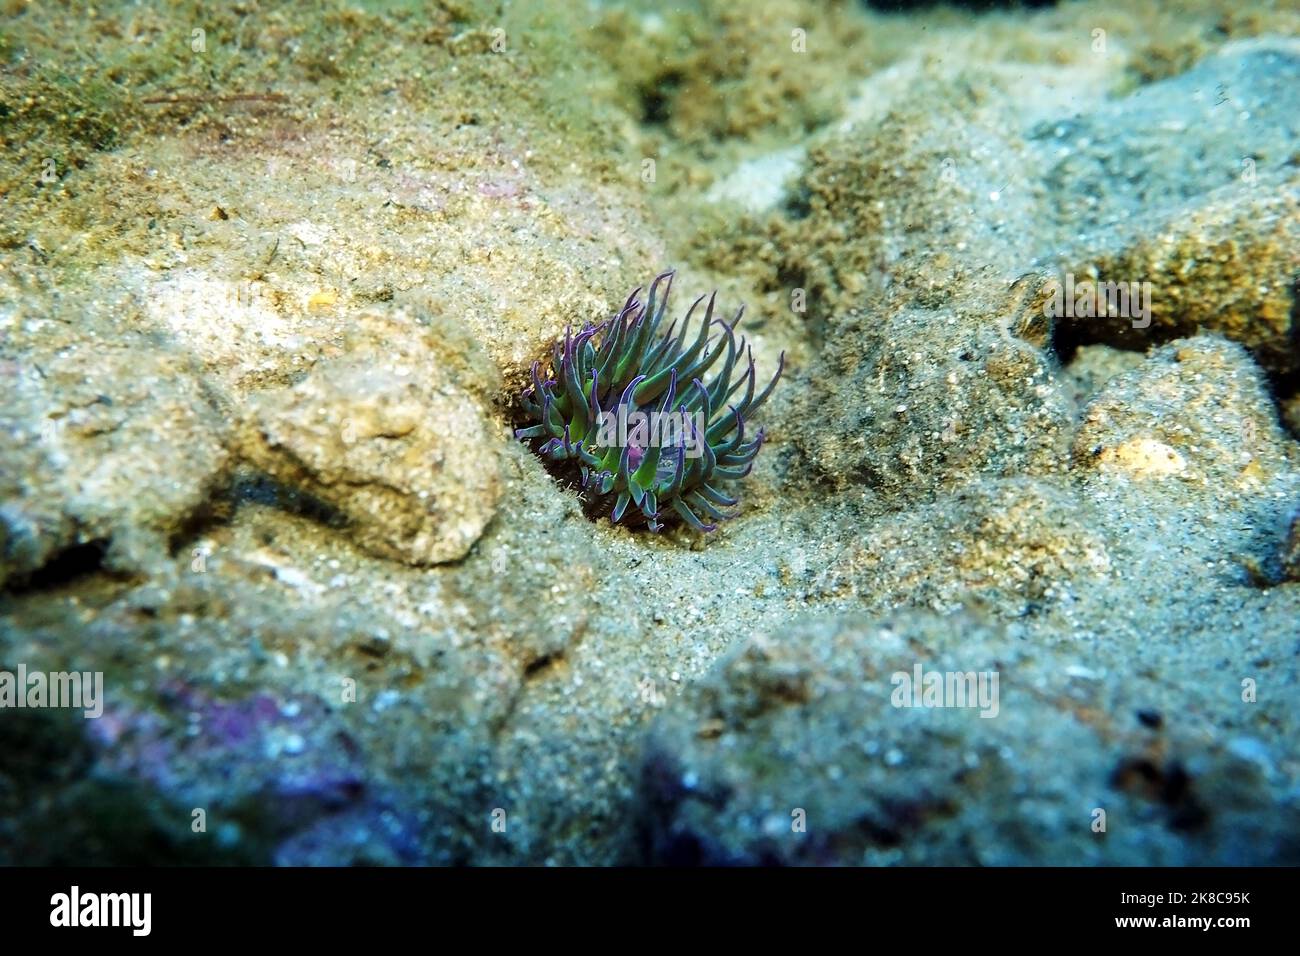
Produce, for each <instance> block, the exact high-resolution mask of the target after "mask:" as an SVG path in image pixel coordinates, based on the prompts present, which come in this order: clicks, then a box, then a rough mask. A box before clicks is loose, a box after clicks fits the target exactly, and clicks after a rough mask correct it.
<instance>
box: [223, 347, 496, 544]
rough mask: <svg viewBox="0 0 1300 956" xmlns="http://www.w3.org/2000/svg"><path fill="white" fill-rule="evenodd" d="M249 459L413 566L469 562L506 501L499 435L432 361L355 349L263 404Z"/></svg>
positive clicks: (268, 395) (429, 355)
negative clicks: (471, 552)
mask: <svg viewBox="0 0 1300 956" xmlns="http://www.w3.org/2000/svg"><path fill="white" fill-rule="evenodd" d="M248 422H249V424H248V425H247V427H246V428H245V430H244V433H243V435H244V440H243V445H242V447H243V451H244V454H245V456H246V457H247V459H248V460H249V461H250V462H251V463H253V464H254V465H256V466H258V467H259V468H262V469H264V470H265V471H266V472H267V473H268V474H270V475H272V476H273V477H274V478H276V479H277V480H278V481H280V482H282V483H283V484H285V485H288V486H290V487H292V488H294V489H298V490H300V491H302V492H304V493H306V494H308V495H310V496H312V497H313V498H315V499H318V500H319V501H320V502H322V503H324V504H325V505H327V506H328V507H329V508H333V509H336V510H337V511H338V512H339V513H340V514H341V515H342V516H343V517H344V518H345V519H346V520H347V522H348V525H349V527H350V529H351V530H350V533H351V534H353V535H354V536H355V540H356V541H357V543H358V544H360V545H361V546H362V547H364V548H366V549H367V550H369V551H371V552H372V553H374V554H378V555H381V556H384V557H389V558H393V559H396V560H399V561H404V562H407V563H408V564H415V565H430V564H439V563H441V562H445V561H455V560H458V559H460V558H463V557H464V556H465V555H466V554H467V553H468V552H469V549H470V548H471V547H473V545H474V542H476V541H477V540H478V538H479V536H480V535H481V534H482V533H483V529H484V528H485V527H486V526H487V523H488V522H489V521H490V520H491V519H492V516H493V515H494V514H495V513H496V508H497V504H498V502H499V500H500V497H501V489H502V485H501V475H500V467H501V466H500V450H501V447H502V437H501V435H500V431H499V429H497V428H496V427H494V426H493V425H492V424H491V423H490V422H489V421H488V419H487V416H486V415H485V413H484V411H483V409H482V407H481V405H479V403H478V401H477V400H475V399H474V398H473V397H472V396H471V395H470V394H469V393H468V392H466V391H465V390H464V389H461V388H459V387H457V386H456V385H454V384H452V382H451V381H449V376H448V373H447V370H446V369H445V368H443V367H440V365H439V363H438V360H437V358H436V354H435V353H433V352H432V351H428V350H424V349H422V347H421V345H420V343H419V341H418V339H416V338H412V339H411V341H409V342H408V343H406V345H405V348H402V347H399V346H394V347H393V348H392V349H390V350H388V351H379V350H367V349H365V348H362V347H359V346H357V345H355V344H354V345H353V347H352V348H350V349H349V351H348V353H347V355H346V356H345V357H342V358H338V359H334V360H331V361H326V362H322V363H320V364H319V365H318V366H317V367H316V368H314V369H313V370H312V371H311V372H310V373H309V374H308V375H307V377H306V378H305V379H303V381H301V382H299V383H298V384H297V385H295V386H293V387H292V388H288V389H278V390H273V391H267V392H263V393H260V394H258V395H257V396H255V398H254V399H253V400H252V401H251V402H250V410H249V414H248Z"/></svg>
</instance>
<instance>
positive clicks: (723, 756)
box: [640, 613, 1300, 866]
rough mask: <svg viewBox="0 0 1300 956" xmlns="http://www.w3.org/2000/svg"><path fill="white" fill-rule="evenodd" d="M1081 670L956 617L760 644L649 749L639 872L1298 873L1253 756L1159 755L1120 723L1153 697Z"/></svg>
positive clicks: (1175, 733)
mask: <svg viewBox="0 0 1300 956" xmlns="http://www.w3.org/2000/svg"><path fill="white" fill-rule="evenodd" d="M1073 657H1074V655H1072V654H1071V653H1069V652H1068V651H1067V652H1061V651H1060V650H1053V649H1050V648H1044V647H1039V646H1035V645H1033V644H1031V643H1026V642H1023V641H1017V640H1015V639H1014V636H1013V632H1011V631H1009V630H1007V629H1005V628H1003V627H1001V626H998V625H995V624H992V623H990V622H988V621H984V620H981V619H980V618H978V617H972V616H970V615H963V614H959V615H954V616H950V617H936V616H933V615H925V614H916V613H911V614H899V615H895V616H891V617H888V618H880V619H872V618H863V617H858V616H846V617H839V618H829V619H828V618H822V619H818V620H813V621H808V622H806V623H803V624H799V625H792V626H790V627H787V628H784V629H782V630H780V631H778V632H775V633H763V634H758V635H755V636H754V637H752V638H751V639H749V640H747V641H746V642H744V644H742V645H741V646H740V647H738V648H737V649H735V650H734V651H733V652H731V653H730V654H728V655H726V656H725V657H724V658H723V659H722V660H720V661H719V662H718V664H717V665H716V666H715V668H714V670H713V672H712V673H710V674H709V675H708V676H707V677H706V678H704V679H702V680H701V681H699V682H697V684H696V685H695V686H693V687H692V688H690V689H689V691H688V692H687V693H686V694H685V695H683V697H682V698H681V699H680V700H679V701H678V702H677V703H676V705H675V706H673V707H672V708H670V709H669V710H668V711H666V712H665V713H664V714H663V716H662V717H661V718H660V719H659V721H657V722H656V724H655V726H654V727H653V728H652V729H651V731H650V732H649V734H648V736H647V742H646V746H645V751H644V757H643V763H642V777H641V788H642V789H641V804H640V807H641V810H640V812H641V831H642V838H643V842H644V844H645V846H646V847H647V853H648V857H649V862H652V863H657V864H677V865H681V864H703V865H737V864H739V865H757V864H765V865H770V864H778V865H791V864H793V865H828V864H829V865H848V866H859V865H881V864H900V863H901V864H912V865H916V864H921V865H936V864H938V865H950V866H951V865H1025V864H1032V863H1035V862H1044V861H1047V860H1063V859H1069V860H1073V861H1074V862H1076V863H1083V862H1091V863H1109V864H1122V863H1124V862H1126V861H1138V860H1145V861H1150V860H1152V859H1159V860H1161V861H1162V862H1166V863H1177V862H1180V861H1186V860H1190V859H1198V860H1205V859H1215V860H1219V861H1222V862H1229V861H1233V862H1238V863H1246V862H1253V863H1265V862H1274V863H1280V862H1282V861H1285V860H1295V859H1297V858H1300V843H1298V842H1297V841H1296V839H1295V832H1296V830H1295V827H1296V824H1297V823H1298V822H1300V813H1298V812H1297V810H1296V808H1295V806H1294V804H1291V805H1290V807H1289V809H1287V810H1285V811H1282V812H1281V815H1280V816H1279V817H1276V818H1266V817H1261V816H1257V815H1256V814H1255V812H1254V810H1255V807H1256V806H1257V805H1259V803H1260V802H1261V801H1268V800H1271V799H1275V798H1276V797H1277V793H1276V790H1275V785H1274V784H1272V783H1270V782H1269V779H1268V778H1267V777H1266V775H1264V774H1261V772H1260V771H1259V770H1258V769H1257V767H1256V763H1257V759H1256V758H1255V757H1254V756H1253V755H1247V756H1243V755H1241V754H1240V753H1239V750H1240V748H1239V747H1238V748H1234V747H1232V746H1230V745H1227V744H1212V743H1208V742H1207V741H1205V740H1204V739H1203V738H1200V737H1198V736H1196V735H1195V734H1189V733H1183V732H1182V731H1181V729H1180V728H1178V729H1173V730H1166V731H1159V732H1158V733H1160V734H1161V736H1160V737H1159V738H1158V739H1156V738H1153V736H1152V734H1153V732H1152V731H1150V730H1147V729H1143V727H1142V725H1141V722H1140V721H1139V720H1138V719H1137V718H1136V717H1130V716H1129V715H1130V714H1135V713H1136V712H1137V710H1138V706H1137V702H1138V701H1140V700H1142V699H1143V697H1144V695H1147V694H1150V693H1153V691H1152V690H1151V685H1152V684H1157V683H1159V681H1153V680H1151V679H1150V678H1147V677H1142V678H1134V677H1130V676H1129V675H1127V674H1125V675H1124V676H1123V677H1122V678H1121V677H1119V675H1118V674H1113V675H1112V674H1111V673H1110V672H1108V671H1107V669H1106V666H1105V664H1104V663H1102V662H1093V661H1089V663H1088V664H1087V665H1083V664H1080V663H1078V662H1077V660H1076V661H1074V662H1073V663H1072V662H1071V661H1072V658H1073ZM918 677H919V678H920V684H915V681H916V679H917V678H918ZM995 677H996V680H995V679H994V678H995ZM936 679H937V680H938V682H939V683H938V684H935V683H934V681H935V680H936ZM914 688H915V689H914ZM932 691H933V693H931V692H932ZM927 695H930V696H927ZM1175 778H1177V781H1178V782H1177V785H1176V787H1175V785H1174V784H1172V783H1171V781H1173V780H1174V779H1175ZM1142 781H1147V782H1148V783H1143V782H1142ZM1166 784H1168V786H1166ZM1099 811H1100V812H1101V813H1102V814H1104V816H1102V815H1099ZM1098 821H1101V827H1102V828H1101V829H1100V830H1099V829H1098V828H1097V826H1098ZM1236 827H1245V828H1247V829H1248V830H1249V832H1250V834H1251V836H1250V837H1249V838H1242V836H1241V834H1240V833H1237V832H1235V831H1234V828H1236ZM1188 831H1192V832H1195V834H1196V838H1197V839H1196V843H1197V846H1198V847H1199V848H1203V849H1192V847H1191V845H1190V844H1189V843H1186V842H1184V840H1183V833H1185V832H1188Z"/></svg>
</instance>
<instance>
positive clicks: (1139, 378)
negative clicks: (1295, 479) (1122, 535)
mask: <svg viewBox="0 0 1300 956" xmlns="http://www.w3.org/2000/svg"><path fill="white" fill-rule="evenodd" d="M1074 456H1075V460H1076V462H1077V463H1078V464H1079V466H1080V467H1081V468H1083V469H1085V470H1086V471H1087V473H1088V474H1089V475H1090V476H1095V478H1096V479H1098V480H1102V479H1104V478H1105V477H1106V476H1107V475H1111V476H1127V477H1129V478H1134V479H1138V480H1145V479H1152V478H1156V479H1174V480H1176V481H1183V482H1190V483H1192V485H1193V486H1194V490H1192V491H1191V493H1193V494H1196V495H1208V496H1211V497H1213V498H1216V499H1218V502H1219V507H1223V506H1225V505H1227V504H1228V501H1229V499H1231V498H1232V497H1234V496H1236V497H1240V495H1242V494H1249V493H1250V491H1251V489H1252V488H1254V489H1259V488H1262V487H1263V486H1264V485H1266V484H1268V483H1270V482H1271V481H1272V480H1273V479H1274V478H1276V477H1277V476H1279V475H1282V474H1284V473H1286V472H1287V471H1289V470H1291V469H1294V468H1295V464H1296V458H1295V450H1294V446H1293V444H1292V443H1291V442H1290V441H1289V440H1288V439H1287V436H1286V435H1285V433H1284V432H1283V431H1282V429H1281V428H1280V427H1279V425H1278V421H1277V413H1276V410H1275V407H1274V405H1273V403H1272V401H1271V400H1270V399H1269V396H1268V392H1267V387H1266V384H1265V382H1264V380H1263V377H1262V376H1261V375H1260V373H1259V369H1258V367H1257V366H1256V365H1255V363H1254V362H1253V361H1251V358H1250V356H1249V355H1248V354H1247V353H1246V351H1245V350H1244V349H1243V348H1242V347H1241V346H1239V345H1237V344H1235V343H1232V342H1228V341H1226V340H1224V339H1222V338H1219V337H1217V336H1210V335H1201V336H1196V337H1195V338H1191V339H1180V340H1177V341H1175V342H1171V343H1169V344H1168V345H1164V346H1161V347H1160V348H1158V349H1156V350H1155V351H1153V352H1152V354H1151V355H1150V356H1149V357H1148V358H1147V360H1146V361H1145V362H1144V363H1142V364H1141V365H1139V366H1138V367H1137V368H1135V369H1133V370H1131V371H1129V372H1125V373H1121V374H1119V375H1116V376H1115V377H1113V378H1111V379H1110V380H1109V381H1108V382H1107V383H1106V384H1105V385H1104V386H1103V387H1102V389H1101V391H1100V393H1099V394H1098V395H1097V397H1096V398H1094V399H1093V400H1092V401H1091V402H1090V403H1089V404H1088V405H1087V406H1086V407H1085V408H1084V410H1083V420H1082V423H1081V425H1080V427H1079V431H1078V434H1077V435H1076V436H1075V440H1074ZM1182 493H1187V492H1186V491H1184V492H1182Z"/></svg>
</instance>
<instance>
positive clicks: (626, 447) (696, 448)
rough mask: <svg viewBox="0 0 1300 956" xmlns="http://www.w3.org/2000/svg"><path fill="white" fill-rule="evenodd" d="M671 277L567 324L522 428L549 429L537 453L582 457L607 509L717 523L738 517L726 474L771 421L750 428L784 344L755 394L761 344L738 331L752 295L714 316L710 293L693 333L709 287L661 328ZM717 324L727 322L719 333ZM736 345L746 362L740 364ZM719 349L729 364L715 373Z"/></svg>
mask: <svg viewBox="0 0 1300 956" xmlns="http://www.w3.org/2000/svg"><path fill="white" fill-rule="evenodd" d="M672 283H673V273H672V272H671V271H669V272H665V273H663V274H662V275H660V276H658V277H657V278H656V279H655V280H654V282H652V283H651V284H650V293H649V295H648V296H647V297H646V301H645V303H644V304H642V303H641V302H639V301H638V300H637V296H638V295H639V294H640V292H641V290H640V289H639V288H638V289H636V290H634V291H633V292H632V294H631V295H630V296H628V299H627V303H626V304H625V305H624V306H623V308H622V310H621V311H620V312H619V313H618V314H617V315H615V316H614V317H613V318H612V319H610V320H609V321H608V322H605V323H603V324H601V325H590V324H589V325H586V326H584V327H583V328H582V330H581V331H579V332H578V333H577V334H576V335H575V334H574V333H573V329H572V328H571V327H570V328H569V329H567V330H566V331H565V333H564V341H563V342H559V343H557V344H556V345H555V347H554V353H553V355H552V358H551V362H550V365H549V367H547V368H546V369H545V370H544V371H543V368H542V363H540V362H535V363H534V364H533V371H532V379H533V383H532V385H531V386H529V387H528V388H527V389H525V391H524V393H523V395H522V397H521V404H522V406H523V414H524V415H525V416H526V417H527V420H528V421H529V422H530V423H534V424H529V425H528V426H527V427H524V428H520V429H517V430H516V432H515V435H516V436H517V437H518V438H520V439H524V440H528V441H532V440H540V441H541V444H540V445H538V446H537V447H536V450H537V453H538V454H539V455H542V456H543V457H544V458H546V459H547V460H548V461H551V462H554V463H557V464H559V465H560V466H561V468H562V469H563V468H564V467H565V466H567V467H568V468H573V467H574V466H576V469H577V474H576V475H575V478H580V481H581V487H582V494H583V498H584V500H585V501H586V503H587V505H588V507H589V510H592V511H594V512H595V513H596V514H598V515H600V514H608V515H609V516H610V517H611V519H612V520H613V521H624V522H625V523H627V524H642V523H644V524H645V525H646V526H647V527H649V529H650V530H651V531H658V530H659V529H660V528H662V527H663V523H664V520H665V519H670V518H672V517H674V516H675V517H677V518H680V519H681V520H683V521H685V522H686V523H687V524H689V525H690V526H691V527H692V528H695V529H697V530H699V531H712V530H714V529H715V528H716V527H717V525H716V524H714V523H711V521H710V520H708V519H712V520H713V521H719V520H722V519H724V518H733V517H735V513H734V512H731V513H729V512H727V511H724V510H722V509H724V508H733V507H735V505H736V503H737V501H736V499H735V498H733V497H730V496H728V495H727V494H725V493H724V492H723V491H722V490H721V489H720V487H719V486H720V485H721V483H723V482H728V481H737V480H739V479H741V478H743V477H745V475H747V474H749V470H750V468H752V467H753V463H754V456H755V455H757V454H758V450H759V448H760V447H762V444H763V432H762V430H761V429H760V430H758V431H757V432H756V433H755V434H754V435H753V437H747V436H746V431H745V421H746V419H747V418H748V417H749V416H751V415H753V413H754V412H755V411H757V410H758V409H759V407H761V406H762V404H763V403H764V402H765V401H767V397H768V396H769V395H770V394H771V393H772V389H773V388H774V387H775V386H776V382H777V379H779V378H780V377H781V370H782V369H783V368H784V367H785V353H784V352H783V353H782V354H781V359H780V362H779V364H778V366H777V370H776V374H775V375H773V376H772V380H771V381H770V382H769V383H768V384H767V387H766V388H764V389H763V391H762V392H761V393H760V394H758V395H757V396H755V394H754V355H753V349H752V348H750V347H747V346H746V345H745V340H744V339H743V338H741V340H740V342H739V344H737V342H736V335H735V332H736V326H737V325H738V324H739V323H740V318H741V316H742V315H743V314H744V311H745V310H744V307H743V306H742V307H741V309H740V311H739V312H737V313H736V317H735V318H734V319H732V321H731V322H730V323H727V322H726V321H724V320H722V319H715V318H714V317H713V306H714V300H715V299H716V297H717V293H716V292H714V293H713V294H711V295H709V296H708V305H707V306H706V307H705V309H704V317H703V321H702V322H701V323H700V326H699V330H698V331H697V332H696V333H695V334H694V335H693V336H692V337H691V340H690V342H689V343H688V341H687V339H688V336H687V330H688V327H689V326H690V324H691V316H692V315H694V313H695V310H696V309H697V308H699V305H700V303H701V302H703V301H704V299H705V296H700V297H699V298H698V299H696V300H695V302H694V304H693V305H692V306H691V307H690V309H689V310H687V312H686V316H685V318H683V319H682V321H681V328H680V329H677V322H676V320H674V321H673V322H672V324H671V325H670V326H669V327H668V331H667V332H665V333H663V334H662V335H660V334H659V327H660V324H661V322H662V320H663V316H664V312H665V311H666V310H667V308H668V293H669V291H670V290H671V288H672ZM715 328H717V329H720V331H719V332H718V334H717V335H712V333H713V331H714V330H715ZM674 330H676V334H674ZM738 356H743V358H744V362H745V365H746V366H747V367H746V368H743V370H740V371H739V374H733V373H735V372H737V370H738V363H737V357H738ZM719 359H721V361H722V364H721V366H720V367H719V368H717V369H716V370H715V371H714V373H713V375H712V376H708V377H706V373H708V371H709V370H710V369H712V368H713V367H714V366H715V365H717V363H718V361H719ZM742 389H743V394H741V395H739V396H738V395H737V393H739V392H741V390H742ZM738 397H739V400H736V399H737V398H738ZM629 505H634V506H635V508H634V509H629Z"/></svg>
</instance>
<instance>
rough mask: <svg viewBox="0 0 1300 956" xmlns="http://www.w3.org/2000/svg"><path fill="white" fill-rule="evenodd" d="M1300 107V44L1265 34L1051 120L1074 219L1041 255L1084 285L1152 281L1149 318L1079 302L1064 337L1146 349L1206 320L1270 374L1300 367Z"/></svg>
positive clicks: (1058, 184)
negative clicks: (1299, 146) (1299, 160)
mask: <svg viewBox="0 0 1300 956" xmlns="http://www.w3.org/2000/svg"><path fill="white" fill-rule="evenodd" d="M1297 116H1300V44H1298V43H1296V42H1295V41H1294V40H1286V41H1282V40H1276V39H1269V40H1262V39H1261V40H1254V41H1249V42H1242V43H1234V44H1229V45H1228V46H1226V47H1225V48H1224V49H1223V50H1222V51H1220V52H1219V53H1217V54H1215V55H1213V56H1209V57H1206V58H1205V59H1204V60H1203V61H1201V62H1200V63H1199V64H1197V65H1196V66H1195V67H1194V68H1193V69H1191V70H1188V71H1187V72H1186V73H1182V74H1180V75H1178V76H1174V77H1172V78H1170V79H1167V80H1162V81H1160V82H1158V83H1153V84H1150V85H1148V86H1144V87H1142V88H1141V89H1140V90H1138V91H1137V92H1135V93H1133V94H1131V95H1129V96H1127V97H1124V98H1123V99H1120V100H1117V101H1115V102H1113V103H1109V104H1107V105H1105V106H1102V107H1101V108H1099V109H1098V110H1096V111H1095V112H1092V113H1086V114H1084V115H1082V116H1078V117H1074V118H1070V119H1066V118H1062V120H1061V121H1059V122H1057V123H1043V124H1041V125H1040V126H1039V127H1038V128H1037V129H1036V130H1035V131H1034V132H1033V133H1032V134H1031V138H1032V139H1033V140H1034V142H1035V143H1036V144H1037V145H1038V147H1039V148H1040V149H1041V151H1042V154H1043V156H1044V157H1045V158H1047V159H1048V161H1049V162H1051V163H1052V165H1051V168H1050V169H1049V170H1048V171H1047V173H1046V175H1045V182H1046V184H1047V185H1048V187H1049V188H1050V189H1051V191H1052V203H1053V208H1054V209H1055V210H1056V216H1057V217H1058V221H1060V222H1062V223H1064V224H1068V229H1069V231H1068V232H1067V231H1065V230H1064V229H1063V230H1062V231H1061V233H1060V235H1059V238H1058V239H1057V243H1058V246H1057V248H1055V249H1053V250H1051V251H1050V252H1045V253H1044V259H1046V260H1049V261H1052V262H1054V263H1056V264H1057V265H1058V266H1059V268H1060V270H1061V272H1062V273H1068V274H1071V275H1073V277H1074V278H1075V280H1076V281H1078V282H1083V281H1085V280H1093V281H1096V280H1101V281H1108V282H1120V281H1123V282H1129V283H1142V282H1148V283H1150V314H1149V315H1143V316H1135V315H1132V314H1116V315H1114V316H1108V315H1107V314H1105V311H1104V310H1098V314H1095V315H1094V314H1086V313H1085V314H1079V313H1078V312H1077V311H1076V310H1071V311H1070V314H1067V315H1065V316H1062V317H1060V321H1061V323H1062V325H1063V327H1064V328H1063V334H1064V335H1066V336H1068V337H1069V338H1072V339H1077V340H1082V341H1105V342H1111V343H1113V344H1121V345H1125V346H1126V347H1129V348H1134V347H1137V348H1145V347H1146V346H1147V345H1148V344H1150V343H1151V342H1152V341H1157V342H1158V341H1161V340H1164V339H1168V338H1170V337H1172V336H1178V335H1191V334H1193V333H1195V332H1196V331H1197V330H1198V329H1200V330H1205V331H1214V332H1221V333H1222V334H1224V335H1226V336H1228V337H1229V338H1231V339H1234V340H1236V341H1238V342H1241V343H1242V344H1243V345H1245V346H1246V347H1247V348H1249V349H1250V350H1251V352H1252V353H1253V354H1254V355H1255V357H1256V359H1257V360H1258V361H1259V362H1260V364H1262V365H1263V366H1264V367H1265V368H1267V369H1269V370H1270V371H1273V372H1280V373H1286V372H1290V371H1292V370H1294V369H1296V368H1297V367H1300V351H1298V350H1297V349H1296V345H1295V342H1296V325H1295V323H1296V316H1297V314H1300V313H1298V312H1297V311H1296V309H1297V302H1298V301H1300V298H1298V297H1300V289H1298V288H1297V285H1296V276H1297V270H1298V269H1300V258H1298V257H1297V253H1296V249H1297V247H1300V175H1298V174H1297V173H1296V169H1295V155H1296V154H1295V143H1296V140H1297V138H1298V137H1300V125H1298V121H1297V119H1296V117H1297ZM1135 130H1141V134H1140V135H1134V131H1135ZM1130 312H1131V310H1130Z"/></svg>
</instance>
